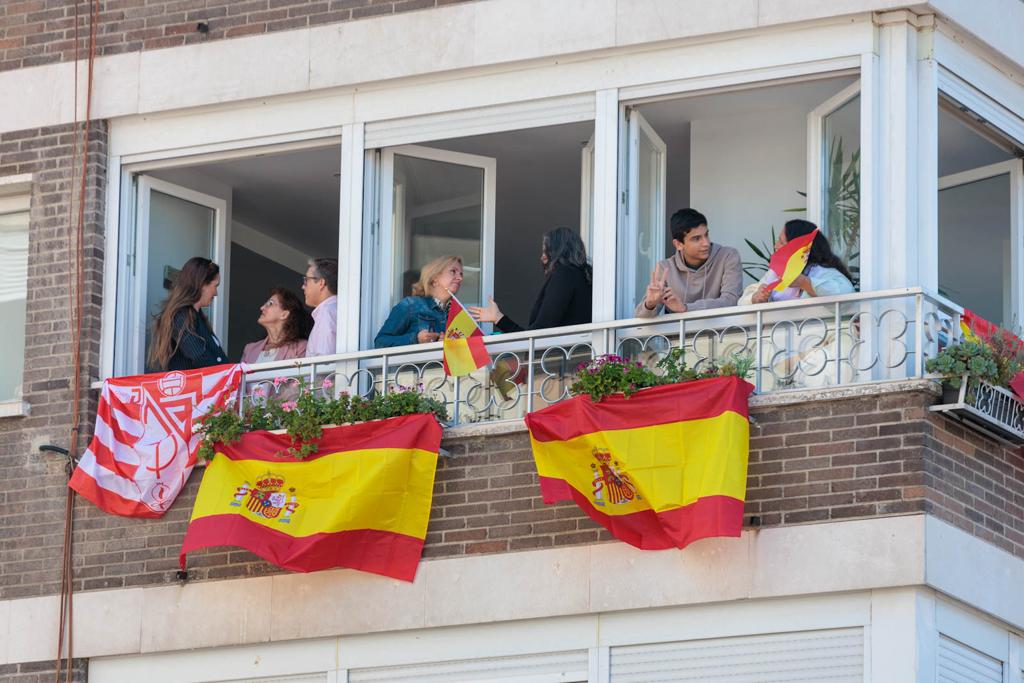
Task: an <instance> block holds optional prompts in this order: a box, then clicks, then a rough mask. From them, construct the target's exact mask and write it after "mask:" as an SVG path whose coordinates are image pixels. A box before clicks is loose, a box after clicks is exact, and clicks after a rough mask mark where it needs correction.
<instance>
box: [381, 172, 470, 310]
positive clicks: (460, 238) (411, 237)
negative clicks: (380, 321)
mask: <svg viewBox="0 0 1024 683" xmlns="http://www.w3.org/2000/svg"><path fill="white" fill-rule="evenodd" d="M394 193H395V199H394V207H395V208H394V226H395V256H394V259H395V260H394V269H393V271H392V272H394V273H395V275H396V278H397V280H396V282H395V287H394V292H395V294H394V297H393V298H392V302H391V303H392V304H395V303H397V302H398V301H399V300H401V299H402V298H404V297H406V296H409V294H410V293H411V291H410V288H411V286H412V284H413V283H414V282H416V281H417V280H418V279H419V274H420V269H421V268H422V267H423V266H424V265H426V264H427V263H428V262H429V261H431V260H432V259H435V258H437V257H438V256H444V255H446V254H454V255H458V256H461V257H462V262H463V271H464V279H463V282H462V286H461V287H460V289H459V301H461V302H462V303H463V304H464V305H466V306H469V305H476V304H478V303H480V302H481V301H482V300H483V292H482V289H481V288H482V284H481V279H480V276H481V272H480V268H481V265H482V254H481V237H482V234H483V222H484V214H483V209H484V171H483V169H481V168H476V167H473V166H462V165H459V164H453V163H448V162H443V161H433V160H430V159H420V158H416V157H409V156H403V155H396V156H395V184H394Z"/></svg>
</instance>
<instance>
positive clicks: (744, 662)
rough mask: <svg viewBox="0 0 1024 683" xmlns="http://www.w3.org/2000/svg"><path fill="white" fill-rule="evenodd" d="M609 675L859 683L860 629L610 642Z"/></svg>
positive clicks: (622, 681) (646, 682) (649, 681)
mask: <svg viewBox="0 0 1024 683" xmlns="http://www.w3.org/2000/svg"><path fill="white" fill-rule="evenodd" d="M611 680H612V683H626V682H628V681H636V682H637V683H641V682H642V683H653V682H654V681H730V683H739V682H741V681H749V682H750V683H755V682H756V683H768V682H769V681H780V682H781V681H787V682H788V681H850V682H851V683H854V682H856V683H863V681H864V633H863V629H861V628H847V629H831V630H823V631H807V632H802V633H780V634H773V635H759V636H740V637H734V638H712V639H708V640H694V641H686V642H676V643H661V644H657V645H631V646H628V647H613V648H612V649H611Z"/></svg>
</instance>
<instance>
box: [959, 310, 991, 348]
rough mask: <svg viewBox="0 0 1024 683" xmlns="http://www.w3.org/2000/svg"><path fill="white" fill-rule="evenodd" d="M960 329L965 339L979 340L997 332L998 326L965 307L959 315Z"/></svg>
mask: <svg viewBox="0 0 1024 683" xmlns="http://www.w3.org/2000/svg"><path fill="white" fill-rule="evenodd" d="M960 331H961V332H962V333H963V337H964V340H965V341H972V342H981V341H985V340H986V339H988V338H989V337H991V336H992V335H993V334H995V333H996V332H998V331H999V326H998V325H994V324H993V323H990V322H989V321H988V320H985V319H984V318H982V317H981V316H980V315H978V314H977V313H975V312H974V311H971V310H968V309H966V308H965V309H964V314H963V315H962V316H960Z"/></svg>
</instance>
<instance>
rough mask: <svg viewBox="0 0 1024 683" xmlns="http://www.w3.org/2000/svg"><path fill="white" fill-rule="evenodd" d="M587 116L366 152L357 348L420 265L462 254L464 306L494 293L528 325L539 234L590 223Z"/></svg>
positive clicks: (537, 276)
mask: <svg viewBox="0 0 1024 683" xmlns="http://www.w3.org/2000/svg"><path fill="white" fill-rule="evenodd" d="M593 132H594V125H593V121H591V120H587V121H580V122H573V123H566V124H557V125H545V126H535V127H530V128H524V129H519V130H509V131H499V132H492V133H485V134H480V135H470V136H464V137H450V138H445V139H439V140H429V141H419V142H417V143H416V144H415V145H395V146H383V147H380V148H378V149H375V150H372V151H371V153H370V154H369V155H368V157H367V162H368V172H367V174H366V178H367V180H368V181H369V182H368V183H367V185H368V187H369V188H372V189H370V191H369V193H368V196H369V198H370V200H369V202H368V205H367V206H368V209H367V211H366V212H365V215H364V219H365V222H366V224H365V226H364V230H365V232H364V235H366V238H364V240H363V245H364V253H363V263H364V264H365V265H364V278H363V286H364V296H363V308H362V316H361V318H362V320H363V325H362V330H361V334H360V339H361V345H362V347H363V348H370V347H372V346H373V339H374V337H375V335H376V334H377V331H378V330H379V329H380V327H381V325H382V324H383V322H384V320H385V319H386V318H387V315H388V313H389V312H390V310H391V307H392V306H394V305H395V304H396V303H398V301H400V300H401V299H402V298H404V297H406V296H409V295H410V293H411V291H410V287H411V284H412V283H413V282H415V281H416V280H417V279H418V277H419V273H420V268H421V267H422V266H423V265H424V264H426V263H427V262H428V261H430V260H431V259H432V258H434V257H436V256H440V255H444V254H457V255H459V256H462V258H463V263H464V274H465V279H464V281H463V284H462V287H461V289H460V291H459V293H458V297H459V300H460V301H461V302H462V303H463V304H464V305H467V306H468V305H476V304H478V303H486V302H487V299H488V297H490V296H493V297H494V299H495V300H496V301H497V302H498V303H499V304H500V306H501V310H502V312H503V313H504V314H505V315H508V316H509V317H510V318H511V319H513V320H516V321H517V322H519V323H520V324H522V325H523V326H525V325H526V324H527V322H528V320H529V316H530V311H531V308H532V306H533V303H534V300H535V299H536V297H537V294H538V293H539V291H540V289H541V287H542V286H543V283H544V273H543V270H542V268H541V265H540V251H541V241H542V237H543V235H544V233H545V232H546V231H547V230H549V229H551V228H554V227H557V226H568V227H570V228H571V229H573V230H579V231H581V235H583V236H584V243H585V244H586V239H587V237H586V236H587V235H589V231H590V225H591V221H592V215H593V210H592V203H591V202H590V194H591V186H592V184H593V183H592V182H584V181H583V178H584V177H585V176H586V175H587V174H588V173H590V172H592V164H593V144H592V139H593Z"/></svg>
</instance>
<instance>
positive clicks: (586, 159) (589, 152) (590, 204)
mask: <svg viewBox="0 0 1024 683" xmlns="http://www.w3.org/2000/svg"><path fill="white" fill-rule="evenodd" d="M580 239H581V240H583V244H584V246H586V248H587V258H589V259H593V258H594V136H593V135H591V136H590V139H589V140H587V142H586V144H585V145H583V149H582V150H581V151H580Z"/></svg>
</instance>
